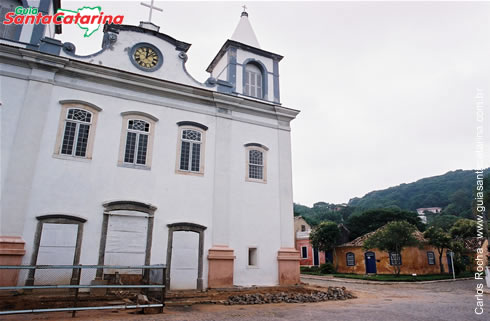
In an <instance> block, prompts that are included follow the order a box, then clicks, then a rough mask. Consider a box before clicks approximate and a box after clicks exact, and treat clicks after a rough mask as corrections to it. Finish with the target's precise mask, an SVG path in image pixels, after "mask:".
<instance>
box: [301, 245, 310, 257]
mask: <svg viewBox="0 0 490 321" xmlns="http://www.w3.org/2000/svg"><path fill="white" fill-rule="evenodd" d="M301 258H302V259H307V258H308V247H307V246H302V247H301Z"/></svg>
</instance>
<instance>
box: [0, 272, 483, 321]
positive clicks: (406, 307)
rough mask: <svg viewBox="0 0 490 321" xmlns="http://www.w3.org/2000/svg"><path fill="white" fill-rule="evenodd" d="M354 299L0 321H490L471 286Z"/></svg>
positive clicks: (368, 290) (374, 287) (406, 289)
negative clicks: (479, 311)
mask: <svg viewBox="0 0 490 321" xmlns="http://www.w3.org/2000/svg"><path fill="white" fill-rule="evenodd" d="M303 281H304V282H307V283H310V284H315V285H321V286H342V285H344V284H342V283H339V282H334V281H328V280H326V281H324V280H311V279H306V278H305V279H303ZM345 286H346V287H347V288H348V289H350V290H353V291H354V292H355V293H356V295H357V296H358V299H353V300H347V301H327V302H320V303H304V304H286V303H283V304H264V305H247V306H223V305H194V306H181V307H167V308H166V309H165V312H164V313H163V314H155V315H141V314H134V313H130V312H127V311H115V312H110V311H101V312H79V313H78V314H77V317H76V319H72V318H71V317H70V314H68V313H49V314H31V315H16V316H8V317H3V318H2V317H0V320H4V319H5V320H16V321H17V320H19V321H22V320H84V321H85V320H144V321H150V320H151V321H153V320H154V321H157V320H175V321H178V320H179V321H182V320H185V321H197V320H206V321H221V320H240V321H242V320H243V321H245V320H247V321H258V320H261V321H262V320H264V321H265V320H272V321H276V320H277V321H278V320H301V321H306V320H315V321H318V320H328V321H337V320H338V321H343V320H345V321H357V320H359V321H371V320H373V321H374V320H376V321H394V320H396V321H398V320H400V321H471V320H477V321H479V320H490V302H489V301H490V300H489V299H490V295H488V294H485V295H484V304H485V307H484V313H483V314H482V315H480V316H478V315H475V313H474V309H475V307H476V297H475V294H476V290H475V288H476V282H475V281H474V280H467V281H455V282H441V283H431V284H395V285H392V284H390V285H380V284H353V283H346V284H345Z"/></svg>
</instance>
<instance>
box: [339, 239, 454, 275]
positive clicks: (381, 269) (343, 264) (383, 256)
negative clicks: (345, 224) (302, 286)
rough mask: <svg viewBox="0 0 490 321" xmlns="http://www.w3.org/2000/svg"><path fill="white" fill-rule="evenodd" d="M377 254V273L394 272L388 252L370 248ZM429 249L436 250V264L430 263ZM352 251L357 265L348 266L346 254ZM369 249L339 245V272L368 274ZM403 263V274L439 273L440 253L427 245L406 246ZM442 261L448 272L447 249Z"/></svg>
mask: <svg viewBox="0 0 490 321" xmlns="http://www.w3.org/2000/svg"><path fill="white" fill-rule="evenodd" d="M369 251H371V252H374V253H375V255H376V270H377V274H394V269H393V266H391V265H390V258H389V256H388V253H387V252H384V251H379V250H376V249H375V250H369ZM427 251H432V252H434V255H435V264H433V265H429V262H428V258H427ZM349 252H352V253H354V255H355V265H354V266H347V261H346V254H347V253H349ZM366 252H367V251H365V250H363V249H362V248H361V247H338V248H336V250H335V253H336V258H334V260H335V266H336V267H337V272H339V273H353V274H366V265H365V259H364V253H366ZM401 256H402V265H401V269H400V273H401V274H413V273H416V274H439V273H440V269H439V254H438V252H437V249H435V248H433V247H429V246H426V247H424V248H422V249H419V248H417V247H410V248H406V249H404V250H403V251H402V253H401ZM442 262H443V265H444V271H445V272H446V273H447V272H448V271H449V270H448V265H447V259H446V251H444V253H443V257H442Z"/></svg>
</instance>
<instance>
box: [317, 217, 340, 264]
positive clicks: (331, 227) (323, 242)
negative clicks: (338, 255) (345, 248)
mask: <svg viewBox="0 0 490 321" xmlns="http://www.w3.org/2000/svg"><path fill="white" fill-rule="evenodd" d="M339 239H340V230H339V228H338V226H337V224H336V223H334V222H329V221H324V222H321V223H320V224H318V226H316V227H315V228H313V230H312V231H311V233H310V241H311V244H312V245H313V247H314V248H317V249H318V250H319V251H323V252H327V251H332V252H333V256H334V258H333V259H334V261H337V260H336V259H335V250H334V249H335V246H336V245H337V242H338V241H339Z"/></svg>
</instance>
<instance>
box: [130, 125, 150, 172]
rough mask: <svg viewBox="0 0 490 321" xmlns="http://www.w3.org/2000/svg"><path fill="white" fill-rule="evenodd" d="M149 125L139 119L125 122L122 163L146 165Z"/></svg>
mask: <svg viewBox="0 0 490 321" xmlns="http://www.w3.org/2000/svg"><path fill="white" fill-rule="evenodd" d="M149 134H150V124H149V123H148V122H146V121H144V120H141V119H129V120H128V122H127V134H126V147H125V148H124V162H125V163H130V164H137V165H146V156H147V153H148V136H149Z"/></svg>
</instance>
